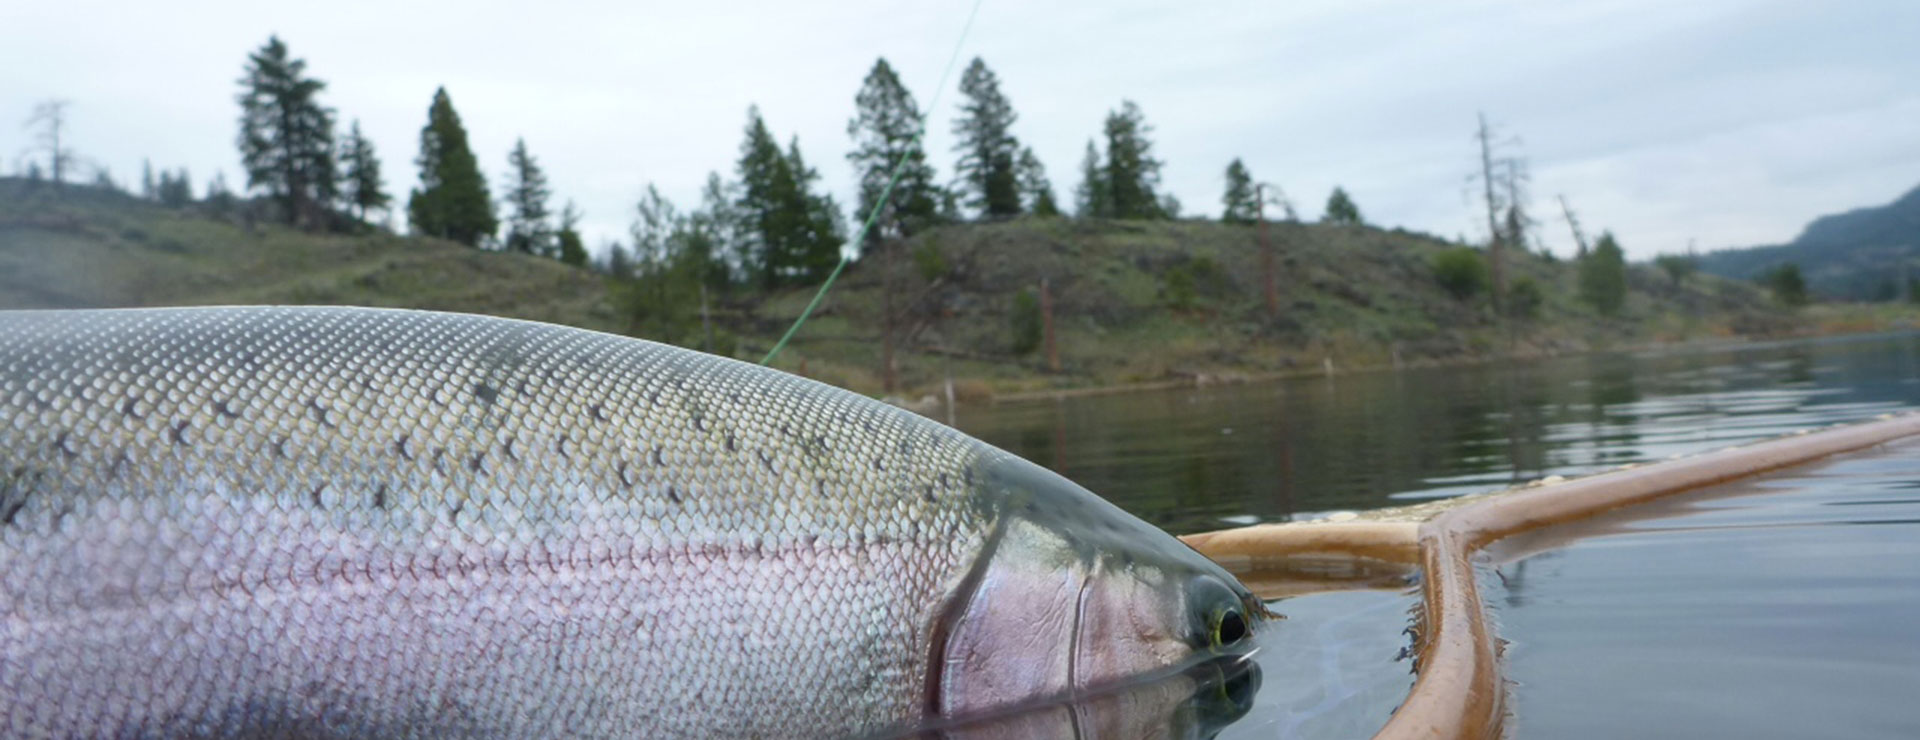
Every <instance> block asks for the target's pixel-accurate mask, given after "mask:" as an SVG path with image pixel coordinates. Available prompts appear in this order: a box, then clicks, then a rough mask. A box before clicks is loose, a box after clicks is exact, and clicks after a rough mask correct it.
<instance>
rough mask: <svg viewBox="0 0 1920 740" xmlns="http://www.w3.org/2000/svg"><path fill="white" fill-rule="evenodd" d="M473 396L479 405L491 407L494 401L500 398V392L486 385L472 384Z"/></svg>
mask: <svg viewBox="0 0 1920 740" xmlns="http://www.w3.org/2000/svg"><path fill="white" fill-rule="evenodd" d="M473 396H474V397H475V398H478V399H480V402H481V403H484V404H487V405H488V406H492V405H493V401H494V399H496V398H499V397H500V391H499V390H498V389H496V388H494V387H493V386H490V385H487V384H486V383H474V384H473Z"/></svg>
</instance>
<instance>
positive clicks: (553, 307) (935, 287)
mask: <svg viewBox="0 0 1920 740" xmlns="http://www.w3.org/2000/svg"><path fill="white" fill-rule="evenodd" d="M1271 228H1272V231H1271V237H1272V239H1273V241H1274V243H1275V245H1276V249H1277V252H1278V254H1279V255H1280V257H1279V259H1278V260H1277V270H1276V274H1277V276H1278V280H1277V283H1278V286H1279V296H1280V306H1281V310H1280V311H1279V312H1278V313H1277V315H1272V316H1270V315H1268V313H1267V311H1266V310H1265V306H1264V301H1263V299H1262V280H1261V269H1260V261H1259V258H1258V256H1259V251H1258V247H1257V241H1256V231H1255V229H1254V228H1252V227H1248V226H1235V225H1225V224H1220V223H1215V222H1204V221H1178V222H1115V221H1081V220H1069V219H1021V220H1016V221H1011V222H1005V223H992V224H963V225H955V226H949V227H945V228H941V229H937V230H934V231H931V232H928V233H926V234H923V235H921V236H919V237H916V238H915V239H914V240H913V241H912V242H910V243H908V244H907V245H905V247H904V248H903V249H902V250H900V251H899V252H898V253H897V254H898V255H899V256H898V257H896V258H895V259H894V260H893V263H894V264H893V269H892V274H893V276H894V277H893V279H892V280H891V281H890V282H891V283H892V284H893V286H894V303H895V305H896V307H897V309H896V315H897V316H899V317H900V319H899V321H898V325H899V330H898V332H897V333H896V336H898V337H900V339H899V344H900V346H901V347H902V349H901V350H900V352H899V355H898V359H897V363H896V364H897V367H898V369H899V380H900V385H901V388H902V389H903V390H904V391H905V392H908V393H912V394H916V395H917V394H919V393H924V392H928V391H930V390H931V389H932V388H933V387H935V386H936V385H937V384H939V383H940V382H941V381H942V380H943V379H944V378H946V377H948V375H949V373H950V374H951V376H952V377H954V378H957V379H959V380H960V381H962V382H961V383H960V386H961V389H962V392H963V393H966V392H975V393H978V392H983V391H991V392H1001V393H1004V392H1008V391H1019V390H1039V389H1049V388H1066V387H1089V386H1108V385H1116V384H1130V383H1151V382H1162V381H1196V380H1205V379H1218V378H1223V377H1234V376H1251V375H1261V374H1270V373H1276V372H1288V371H1319V370H1321V369H1322V368H1323V367H1325V365H1326V364H1327V363H1329V362H1330V363H1332V364H1333V365H1334V366H1335V367H1337V368H1338V369H1341V370H1346V369H1352V368H1357V367H1367V366H1385V365H1390V364H1395V363H1406V364H1414V363H1424V362H1436V361H1456V360H1465V359H1473V358H1477V357H1488V356H1496V355H1504V354H1506V353H1507V352H1509V351H1512V352H1516V353H1519V354H1523V355H1537V354H1549V353H1565V352H1574V351H1580V350H1583V349H1586V348H1590V347H1595V346H1605V345H1617V344H1623V343H1643V342H1654V341H1675V340H1683V339H1690V338H1699V337H1727V336H1740V335H1746V336H1753V335H1774V334H1779V333H1784V332H1788V331H1792V330H1794V329H1795V328H1796V326H1798V323H1797V322H1796V320H1795V319H1794V318H1793V317H1792V316H1790V315H1789V314H1785V313H1782V312H1781V311H1779V310H1777V309H1775V308H1773V307H1771V305H1770V304H1769V303H1768V302H1767V301H1766V300H1765V298H1764V297H1763V296H1762V295H1761V294H1760V293H1759V291H1758V290H1757V289H1756V288H1754V287H1753V286H1751V285H1749V284H1747V283H1744V282H1735V281H1726V280H1721V279H1717V278H1713V277H1705V276H1699V277H1695V278H1694V279H1692V280H1690V281H1689V282H1687V283H1686V284H1684V285H1675V284H1673V283H1672V281H1670V280H1669V279H1668V278H1667V277H1666V276H1664V275H1662V274H1660V273H1658V272H1656V271H1654V270H1652V269H1650V268H1645V267H1638V266H1636V267H1634V268H1632V269H1631V270H1630V273H1629V285H1630V287H1631V290H1630V293H1629V298H1628V301H1627V304H1626V308H1625V310H1624V312H1623V314H1622V315H1621V316H1620V317H1617V318H1602V317H1600V316H1598V315H1596V314H1594V313H1593V311H1592V310H1591V309H1590V308H1589V307H1587V306H1586V305H1584V304H1582V303H1580V302H1579V301H1578V300H1577V299H1576V298H1575V295H1576V293H1577V291H1576V288H1575V282H1574V281H1575V271H1574V269H1573V267H1572V266H1571V265H1569V264H1566V263H1559V262H1551V261H1547V260H1544V259H1542V258H1539V257H1537V256H1531V255H1528V256H1525V257H1522V258H1521V259H1520V260H1519V262H1518V264H1516V265H1515V266H1514V268H1513V270H1512V274H1513V275H1514V276H1515V278H1516V279H1519V278H1521V277H1524V278H1526V279H1529V280H1531V281H1533V282H1534V283H1535V284H1536V285H1537V286H1538V287H1539V288H1540V289H1541V290H1540V291H1539V295H1540V297H1541V303H1540V305H1539V308H1538V310H1537V312H1536V313H1535V315H1534V316H1533V317H1532V318H1528V319H1524V320H1519V321H1515V322H1510V323H1509V324H1507V325H1505V326H1503V325H1502V324H1500V323H1498V322H1496V321H1495V320H1494V316H1493V314H1492V311H1491V309H1490V308H1489V307H1488V305H1487V303H1488V302H1487V300H1486V299H1485V297H1484V296H1477V297H1473V298H1469V299H1466V300H1460V299H1456V298H1454V297H1452V296H1451V295H1450V294H1448V293H1446V292H1445V291H1443V290H1442V289H1441V287H1440V286H1439V285H1438V284H1437V283H1436V281H1435V280H1434V278H1433V270H1432V259H1433V256H1434V255H1435V254H1437V253H1438V252H1440V251H1442V250H1445V249H1449V248H1453V247H1454V246H1455V245H1452V244H1449V243H1447V242H1444V241H1441V240H1437V239H1433V238H1430V237H1426V236H1422V235H1418V234H1411V233H1406V232H1401V231H1383V230H1379V229H1375V228H1371V227H1363V226H1336V225H1324V224H1295V223H1287V224H1273V225H1272V227H1271ZM886 264H887V261H886V260H881V259H867V260H862V261H861V262H859V263H856V264H855V265H854V266H852V267H851V268H849V269H848V271H847V272H846V274H845V276H844V277H843V278H842V279H841V281H840V282H839V284H837V285H836V286H835V288H834V290H833V291H832V292H831V293H830V294H829V295H828V298H827V300H826V301H825V303H823V305H822V308H821V310H820V312H819V313H818V314H816V315H815V317H814V318H813V319H812V320H811V321H809V322H808V324H807V325H806V327H805V328H804V329H803V330H802V331H801V332H800V333H799V335H798V336H797V338H796V339H795V341H794V343H793V344H792V345H791V346H790V347H789V348H788V349H787V350H786V352H785V353H784V354H783V355H782V356H781V357H780V358H779V360H778V361H777V362H776V365H778V366H780V367H783V368H786V369H789V370H794V371H797V372H801V373H803V374H806V375H809V376H812V377H816V378H820V379H822V380H826V381H828V382H833V383H837V384H840V385H844V386H847V387H851V388H855V389H858V390H862V391H866V392H878V391H879V390H880V386H881V374H880V364H881V361H880V357H881V351H882V350H881V347H882V342H881V341H880V338H881V327H882V326H883V325H884V322H883V320H882V310H881V307H882V306H883V305H884V303H885V290H884V288H885V286H886V285H887V284H888V283H889V281H888V280H887V279H886V274H887V270H886V269H884V268H885V265H886ZM1043 278H1044V279H1046V280H1047V281H1048V283H1049V285H1050V288H1051V293H1052V298H1053V302H1054V307H1055V322H1056V332H1057V336H1058V349H1059V355H1060V358H1061V369H1060V371H1058V372H1050V371H1048V370H1047V369H1046V361H1045V359H1044V351H1043V350H1041V349H1038V348H1034V347H1030V346H1029V347H1021V346H1018V345H1020V344H1022V342H1021V337H1022V335H1023V334H1024V335H1025V336H1027V338H1028V341H1027V342H1025V343H1026V344H1032V341H1033V340H1034V339H1037V336H1038V333H1037V328H1035V327H1034V326H1033V325H1031V324H1030V325H1029V328H1027V329H1024V330H1023V329H1021V328H1020V327H1019V326H1017V324H1019V323H1020V320H1021V319H1023V318H1025V319H1035V318H1037V314H1036V313H1035V312H1034V311H1032V310H1025V311H1023V310H1022V309H1021V307H1020V306H1021V303H1022V299H1021V298H1020V297H1019V296H1020V294H1021V293H1023V292H1029V291H1032V290H1034V289H1035V288H1036V286H1037V285H1038V284H1039V282H1040V280H1041V279H1043ZM644 290H648V288H645V287H636V286H634V285H632V284H629V283H626V282H624V281H611V280H609V279H607V278H605V277H603V276H600V275H597V274H594V273H590V272H587V271H584V270H579V269H575V268H571V267H567V266H565V265H561V264H559V263H556V262H553V261H550V260H544V259H538V258H533V257H527V256H523V255H517V254H504V253H496V252H482V251H477V250H473V249H469V248H466V247H462V246H459V245H455V244H452V243H449V242H444V241H440V240H436V239H422V238H407V237H397V236H393V235H390V234H385V233H366V234H359V235H321V234H309V233H303V232H299V231H294V230H290V229H286V228H284V227H280V226H277V225H269V224H256V225H251V226H250V225H248V224H246V223H244V222H243V221H241V220H240V219H238V218H235V217H232V216H227V217H215V216H213V215H210V214H207V213H203V212H198V211H193V210H186V211H181V210H169V209H166V208H162V207H160V206H158V205H155V204H152V203H148V202H144V201H140V200H136V199H133V198H131V197H128V196H126V195H122V194H114V193H103V192H99V191H94V190H89V189H73V190H70V191H69V192H68V193H67V194H66V195H65V196H63V197H61V198H58V199H55V198H53V197H52V196H51V194H50V193H49V192H48V191H46V190H44V189H42V190H32V189H29V188H28V187H27V186H26V184H25V183H23V182H20V181H17V180H14V181H7V180H0V307H5V308H50V307H89V306H96V307H97V306H158V305H213V304H247V303H293V304H352V305H371V306H391V307H410V308H427V309H436V310H447V311H465V312H475V313H488V314H495V315H501V316H513V317H519V318H527V319H534V320H539V321H549V322H554V323H562V324H570V325H575V326H581V327H586V328H592V329H598V330H603V331H638V333H644V334H647V335H648V336H649V338H654V339H660V340H663V341H672V342H676V343H680V344H685V345H688V346H694V347H700V346H703V345H704V344H705V341H706V340H705V334H704V333H703V332H702V330H701V325H700V321H699V314H698V308H697V306H698V298H697V293H695V294H688V295H689V296H690V297H688V298H686V299H685V300H676V301H674V305H673V306H672V309H673V310H672V311H671V313H672V319H673V320H672V321H664V320H663V317H661V316H645V317H640V318H638V319H636V317H635V316H634V311H635V309H634V307H635V306H639V305H646V304H644V303H643V302H638V301H635V300H634V299H633V298H632V296H634V295H636V294H638V293H640V292H642V291H644ZM1029 295H1031V294H1029ZM811 297H812V289H811V288H805V289H793V290H787V291H782V292H776V293H773V294H759V293H749V292H746V291H744V290H739V291H737V292H736V293H734V294H731V295H724V294H723V295H716V296H714V297H713V302H712V317H713V324H714V330H713V333H714V335H715V337H716V340H715V344H714V346H715V347H716V348H717V349H719V350H720V351H721V352H722V353H723V354H732V355H734V356H738V357H741V358H743V359H750V360H757V359H759V357H760V356H761V355H762V354H764V353H765V352H766V351H767V349H769V348H770V347H771V346H772V344H773V341H774V340H775V339H777V338H778V337H779V335H780V333H781V332H783V331H785V330H786V328H787V326H788V325H789V324H790V323H791V321H792V319H793V317H794V316H796V315H797V314H798V313H799V311H800V309H801V308H802V307H803V306H804V305H805V304H806V301H807V300H808V299H809V298H811ZM1035 305H1037V304H1034V303H1027V304H1026V306H1027V307H1028V309H1031V308H1032V307H1033V306H1035Z"/></svg>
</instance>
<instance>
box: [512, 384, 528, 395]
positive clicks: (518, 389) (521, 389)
mask: <svg viewBox="0 0 1920 740" xmlns="http://www.w3.org/2000/svg"><path fill="white" fill-rule="evenodd" d="M513 392H515V393H518V394H520V395H522V396H525V395H531V394H529V393H528V392H527V381H524V380H522V381H520V383H519V385H515V386H514V387H513Z"/></svg>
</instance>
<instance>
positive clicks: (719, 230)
mask: <svg viewBox="0 0 1920 740" xmlns="http://www.w3.org/2000/svg"><path fill="white" fill-rule="evenodd" d="M735 195H736V188H734V187H733V186H732V185H730V184H728V183H727V182H726V181H725V180H722V179H720V173H718V172H708V173H707V184H706V185H705V186H703V187H701V188H700V212H701V213H702V214H704V215H705V216H706V219H707V221H708V224H709V229H710V230H711V231H712V232H713V253H714V257H715V260H716V261H717V262H718V263H719V267H720V268H721V269H722V270H724V271H725V275H724V277H726V281H725V282H729V283H730V282H732V281H733V280H734V279H735V277H734V276H735V275H737V274H740V272H741V270H740V266H741V265H742V264H744V262H743V260H744V259H745V257H744V255H742V254H741V251H740V245H741V243H742V239H741V237H740V227H741V223H740V211H739V208H738V207H737V206H736V205H735V203H734V200H735Z"/></svg>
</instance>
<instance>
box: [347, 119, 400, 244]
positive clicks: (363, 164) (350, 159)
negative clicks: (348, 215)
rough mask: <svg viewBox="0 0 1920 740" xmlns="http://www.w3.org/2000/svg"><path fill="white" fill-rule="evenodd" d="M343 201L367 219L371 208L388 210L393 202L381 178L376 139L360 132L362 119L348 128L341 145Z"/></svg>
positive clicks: (356, 218) (362, 218) (358, 219)
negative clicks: (374, 145)
mask: <svg viewBox="0 0 1920 740" xmlns="http://www.w3.org/2000/svg"><path fill="white" fill-rule="evenodd" d="M340 170H341V178H340V184H341V191H342V192H341V194H340V201H341V203H342V205H344V206H346V207H347V208H348V209H350V210H351V211H352V212H353V214H354V215H353V218H354V220H356V221H365V220H367V212H368V211H376V210H385V209H386V207H387V205H388V204H390V203H392V202H393V196H391V195H388V194H387V192H386V184H385V183H384V182H382V181H381V179H380V158H379V156H378V155H376V154H375V153H374V151H373V140H371V139H368V138H367V137H366V136H363V135H361V133H360V122H359V121H358V120H356V121H354V122H353V125H352V126H351V127H350V128H348V129H347V140H346V141H345V142H343V143H342V144H341V145H340Z"/></svg>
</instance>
